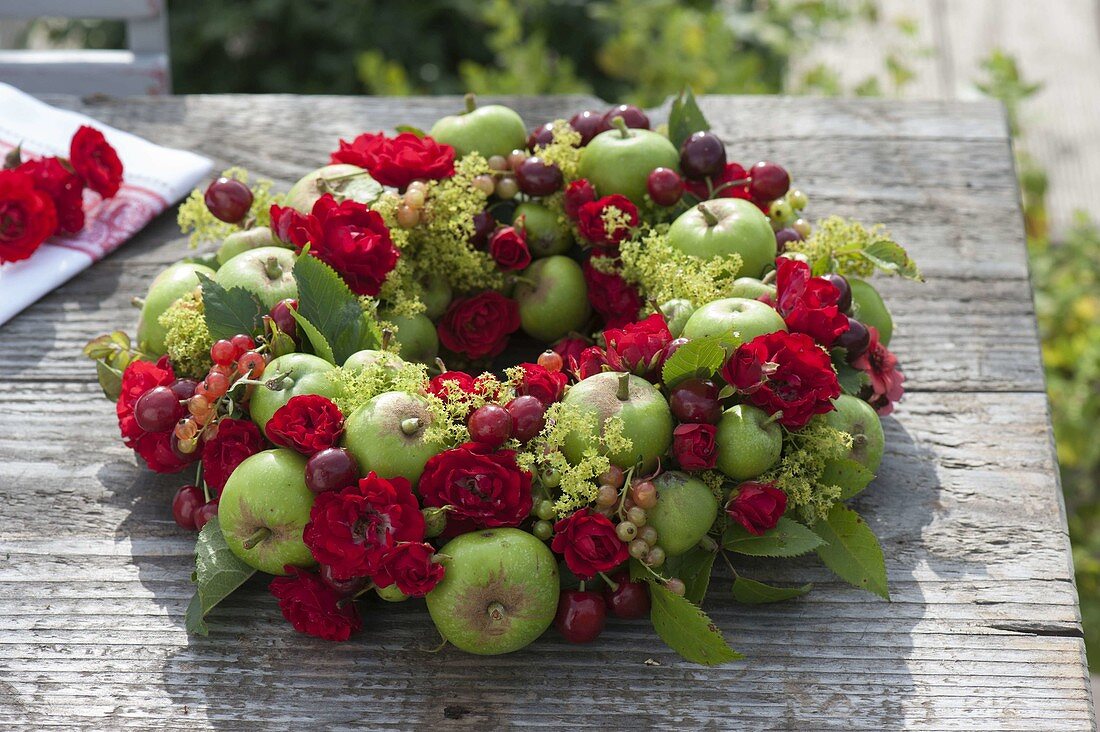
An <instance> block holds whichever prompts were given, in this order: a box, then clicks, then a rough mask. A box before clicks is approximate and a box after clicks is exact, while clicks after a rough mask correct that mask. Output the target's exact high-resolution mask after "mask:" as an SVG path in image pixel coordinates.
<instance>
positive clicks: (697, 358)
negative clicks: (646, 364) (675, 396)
mask: <svg viewBox="0 0 1100 732" xmlns="http://www.w3.org/2000/svg"><path fill="white" fill-rule="evenodd" d="M725 360H726V349H724V348H722V346H721V344H720V342H719V341H718V339H717V338H711V337H703V338H694V339H692V340H690V341H688V342H687V343H685V344H684V345H682V346H680V348H679V349H677V351H676V353H674V354H672V355H671V356H670V357H669V359H668V360H667V361H665V365H664V366H663V367H662V369H661V381H663V382H664V385H665V386H666V387H668V388H671V387H673V386H675V385H676V384H678V383H680V382H681V381H683V380H684V379H690V378H700V379H707V378H710V377H711V376H714V374H715V373H717V372H718V369H720V368H722V364H723V363H724V362H725Z"/></svg>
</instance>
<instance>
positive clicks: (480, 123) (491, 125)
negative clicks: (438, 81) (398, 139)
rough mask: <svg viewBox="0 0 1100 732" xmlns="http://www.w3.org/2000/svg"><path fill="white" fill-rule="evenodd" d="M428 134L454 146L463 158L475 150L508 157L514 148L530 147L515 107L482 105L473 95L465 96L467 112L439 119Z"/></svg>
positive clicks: (524, 126) (489, 155) (483, 155)
mask: <svg viewBox="0 0 1100 732" xmlns="http://www.w3.org/2000/svg"><path fill="white" fill-rule="evenodd" d="M428 136H429V137H431V138H432V139H433V140H435V141H436V142H441V143H443V144H445V145H450V146H451V147H453V148H454V149H455V155H456V156H457V157H460V158H461V157H464V156H466V155H469V154H470V153H472V152H478V153H481V156H482V157H485V158H489V157H492V156H493V155H502V156H505V157H507V156H508V154H509V153H511V152H512V151H513V150H522V149H524V148H525V147H526V146H527V127H526V125H524V124H523V119H522V118H521V117H520V116H519V115H518V114H516V112H515V110H512V109H509V108H508V107H502V106H501V105H499V104H487V105H485V106H484V107H479V106H477V102H476V100H475V99H474V96H473V95H472V94H467V95H466V111H465V112H463V113H462V114H452V115H449V116H447V117H444V118H443V119H441V120H439V121H438V122H436V123H435V124H434V125H432V129H431V130H430V131H429V132H428Z"/></svg>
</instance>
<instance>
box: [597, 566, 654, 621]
mask: <svg viewBox="0 0 1100 732" xmlns="http://www.w3.org/2000/svg"><path fill="white" fill-rule="evenodd" d="M611 579H612V580H613V581H614V582H615V583H616V584H617V585H618V586H619V587H618V589H615V590H612V589H611V588H610V587H609V588H607V589H606V590H604V592H603V599H604V601H605V602H606V603H607V610H608V612H610V613H611V614H612V615H614V616H615V617H616V618H626V619H628V620H629V619H632V618H641V617H645V616H646V615H647V614H649V588H648V587H646V583H645V582H631V581H630V574H629V573H628V572H622V573H621V574H617V575H615V576H614V577H612V578H611Z"/></svg>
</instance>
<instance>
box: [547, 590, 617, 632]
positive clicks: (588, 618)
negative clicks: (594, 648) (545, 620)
mask: <svg viewBox="0 0 1100 732" xmlns="http://www.w3.org/2000/svg"><path fill="white" fill-rule="evenodd" d="M606 621H607V603H606V601H605V600H604V599H603V595H601V594H600V593H598V592H589V591H583V592H582V591H581V590H565V591H563V592H562V593H561V597H560V598H558V613H557V615H556V616H554V627H555V628H557V629H558V632H559V633H561V634H562V636H564V637H565V639H566V640H567V641H569V642H570V643H590V642H592V641H594V640H596V638H598V637H599V635H600V633H602V632H603V626H604V623H605V622H606Z"/></svg>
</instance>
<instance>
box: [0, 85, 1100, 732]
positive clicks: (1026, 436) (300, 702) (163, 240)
mask: <svg viewBox="0 0 1100 732" xmlns="http://www.w3.org/2000/svg"><path fill="white" fill-rule="evenodd" d="M50 101H53V102H54V103H57V104H61V105H63V106H67V107H71V108H74V109H80V110H82V111H84V112H86V113H88V114H90V115H92V116H93V117H97V118H99V119H102V120H103V121H105V122H107V123H109V124H112V125H115V126H118V127H121V128H123V129H127V130H131V131H133V132H136V133H138V134H140V135H144V136H146V137H148V138H150V139H152V140H154V141H156V142H159V143H163V144H167V145H176V146H180V147H185V148H189V149H192V150H195V151H198V152H201V153H203V154H205V155H208V156H210V157H212V158H215V159H216V160H217V163H218V165H219V166H228V165H229V164H242V165H245V166H247V167H248V168H250V169H251V170H253V171H254V172H256V173H259V174H262V175H265V176H268V177H271V178H274V179H275V180H276V181H277V182H279V183H280V184H285V185H289V183H290V182H292V181H293V180H294V179H296V178H297V177H298V176H299V175H301V174H302V173H304V172H306V171H307V170H309V169H311V168H313V167H315V166H316V165H318V164H319V163H321V162H323V161H324V160H325V159H326V157H327V153H328V152H329V151H330V150H331V149H333V148H334V147H335V143H336V140H337V138H338V137H340V136H345V137H347V136H349V135H353V134H355V133H357V132H360V131H363V130H376V129H389V128H392V127H393V126H394V125H396V124H399V123H412V124H417V125H422V126H425V127H426V126H427V125H428V124H430V122H431V121H432V120H433V119H434V118H436V117H438V116H440V115H441V114H443V113H445V112H449V111H451V110H454V109H457V108H458V107H459V106H460V103H459V100H457V99H454V98H451V99H440V98H435V99H425V98H410V99H368V98H356V99H341V98H330V97H311V98H300V97H283V96H270V97H236V96H235V97H176V98H160V99H143V100H127V101H102V100H100V101H96V102H89V103H82V102H80V101H78V100H76V99H73V98H55V99H51V100H50ZM509 103H511V104H513V105H514V106H515V107H516V108H517V109H518V110H519V111H520V112H521V113H522V114H523V116H524V118H525V120H526V121H527V122H528V123H529V124H532V125H533V124H534V123H537V122H543V121H546V120H550V119H552V118H554V117H558V116H568V115H569V114H570V113H571V112H573V111H575V110H578V109H581V108H584V107H589V106H602V105H601V104H599V103H597V102H596V101H595V100H592V99H589V98H582V97H554V98H519V99H511V100H509ZM702 106H703V108H704V110H705V112H706V113H707V115H708V117H709V118H710V120H711V122H712V123H713V124H714V126H715V128H716V131H717V132H718V133H719V134H720V135H721V136H722V138H723V139H724V140H725V141H726V142H727V143H728V144H729V146H730V149H731V157H732V158H733V159H737V160H740V161H743V162H746V163H751V162H753V161H755V160H757V159H772V160H777V161H782V162H783V163H785V164H787V165H788V166H789V168H790V169H791V170H792V171H794V176H795V179H796V182H797V184H798V185H799V187H801V188H803V189H804V190H805V191H806V192H807V193H808V194H809V196H810V201H811V211H812V212H813V213H814V214H815V215H826V214H831V213H837V214H842V215H848V216H855V217H858V218H860V219H862V220H864V221H869V222H870V221H883V222H885V223H886V224H888V225H889V227H890V228H891V229H892V230H893V232H894V233H895V234H896V235H897V237H898V239H899V240H900V241H902V242H904V243H906V244H908V245H909V246H910V250H911V252H912V253H913V254H914V256H915V257H916V259H917V261H918V262H919V264H920V265H921V267H922V268H923V270H924V272H925V274H926V275H927V278H928V282H927V284H924V285H918V284H914V283H909V282H901V281H888V282H884V283H883V287H884V290H885V294H886V295H887V297H888V301H889V303H890V305H891V307H892V308H893V310H894V313H895V317H896V320H897V326H898V327H897V330H898V335H897V337H896V339H895V341H894V344H893V345H895V347H896V350H897V352H898V353H899V354H900V356H901V358H902V359H903V362H904V365H905V372H906V374H907V375H908V377H909V381H908V384H907V386H908V387H909V394H908V398H907V399H906V400H905V402H904V403H903V404H902V405H901V407H900V408H899V409H898V411H897V413H896V415H895V416H894V417H893V418H889V419H886V420H885V424H886V432H887V440H888V443H887V452H886V459H885V461H884V463H883V466H882V470H881V473H880V475H879V478H878V479H877V480H876V481H875V483H874V484H873V485H872V486H871V488H870V489H869V490H868V491H867V493H866V494H865V495H864V496H862V497H860V498H859V499H858V501H857V504H858V506H857V507H858V508H859V510H860V511H861V512H862V513H863V515H864V516H866V517H867V518H868V521H869V522H870V523H871V524H872V526H873V528H874V530H875V531H876V532H877V533H878V535H879V536H880V537H881V539H882V541H883V544H884V549H885V552H886V557H887V566H888V569H889V578H890V589H891V592H892V595H893V598H894V599H893V602H891V603H886V602H883V601H880V600H876V599H875V598H874V597H872V596H871V595H868V594H865V593H860V592H858V591H856V590H853V589H852V588H850V587H848V586H846V585H843V584H840V583H838V582H836V581H834V580H833V579H831V578H830V575H829V574H828V573H827V572H826V571H824V570H823V569H822V568H820V567H819V566H817V565H816V564H815V562H813V561H805V562H796V563H788V564H783V565H774V566H772V565H765V566H760V567H752V568H751V570H750V571H749V572H748V574H749V575H750V576H754V577H758V578H760V579H767V578H769V577H770V578H772V579H774V580H777V581H784V580H786V581H791V582H803V581H812V582H814V583H816V585H817V587H816V589H815V590H814V591H813V592H812V593H811V594H810V595H809V596H807V597H806V598H803V599H801V600H799V601H795V602H791V603H788V604H784V605H773V606H755V607H746V606H739V605H736V604H734V603H733V602H732V601H729V600H728V599H727V597H724V596H723V595H725V594H726V593H728V578H723V577H722V576H718V577H716V579H715V581H714V583H713V584H712V593H711V597H710V598H708V601H707V605H706V607H707V609H708V611H709V612H710V613H711V615H712V617H713V618H714V619H715V621H716V622H717V623H718V625H719V626H721V628H722V629H723V630H724V631H725V632H726V634H727V637H728V638H729V639H730V640H731V642H732V643H733V645H734V646H735V647H736V648H738V649H739V650H741V651H742V652H744V653H745V654H746V655H747V656H748V660H747V661H745V662H741V663H738V664H734V665H730V666H728V667H725V668H717V669H708V668H704V667H700V666H694V665H691V664H688V663H685V662H682V661H680V660H679V659H678V657H677V656H675V654H673V653H672V652H670V651H668V650H667V649H665V648H664V647H663V646H662V644H661V643H660V641H659V640H658V639H657V638H656V637H655V635H653V633H652V632H651V631H650V630H649V628H648V627H647V626H645V625H644V624H638V625H631V624H626V623H620V622H613V623H611V624H610V626H609V628H608V630H607V632H606V633H605V634H604V636H603V637H602V638H601V639H600V642H599V643H597V644H595V645H592V646H571V645H567V644H565V643H564V642H562V641H561V640H560V639H558V638H557V637H556V636H555V635H554V634H553V633H551V634H548V635H547V637H546V638H544V639H542V640H540V641H538V642H537V643H535V644H534V645H533V646H531V647H529V648H528V649H526V650H524V651H521V652H519V653H514V654H512V655H508V656H503V657H496V658H484V659H483V658H475V657H472V656H468V655H464V654H462V653H460V652H458V651H455V650H453V649H448V650H445V651H443V652H442V653H438V654H432V653H428V652H425V651H424V650H423V649H424V648H427V647H430V646H433V645H435V644H436V635H435V633H434V631H433V628H432V626H431V623H430V621H429V619H428V617H427V614H426V613H425V612H424V610H423V607H422V605H421V604H419V603H406V604H405V605H401V606H392V607H391V606H387V607H384V608H376V609H372V611H371V612H369V613H368V614H367V617H366V630H365V632H364V633H363V634H362V635H361V636H359V637H358V638H357V639H356V640H354V641H353V642H350V643H345V644H331V643H326V642H323V641H317V640H313V639H311V638H308V637H305V636H302V635H298V634H296V633H294V632H293V630H292V629H291V628H290V627H289V626H288V625H287V624H286V623H285V622H284V621H283V620H282V618H281V617H280V616H279V613H278V610H277V608H276V606H275V603H274V601H273V599H272V598H271V597H270V596H268V595H267V593H266V591H265V588H264V585H263V583H261V582H259V581H254V582H253V583H252V584H250V585H249V586H248V588H247V589H246V590H245V591H243V592H241V593H240V594H239V595H238V596H237V597H235V598H233V599H231V600H230V601H228V602H227V603H226V604H225V606H224V607H223V608H221V609H219V610H218V611H216V612H215V614H214V616H213V618H212V622H211V628H212V632H211V635H210V637H209V638H194V637H188V636H187V635H186V633H185V632H184V629H183V613H184V609H185V607H186V605H187V602H188V599H189V598H190V596H191V585H190V583H189V581H188V575H189V574H190V570H191V566H192V554H191V550H192V543H193V537H192V536H190V535H187V534H185V533H184V532H181V531H180V530H179V529H177V528H176V526H175V524H174V523H173V522H172V518H171V515H170V512H169V509H168V503H169V500H170V496H171V494H172V491H173V489H174V488H175V486H177V485H178V484H179V483H180V482H181V480H180V479H179V478H171V477H168V478H165V477H160V476H156V475H153V474H152V473H150V472H148V471H147V470H145V469H143V468H139V467H138V466H137V465H136V464H135V461H134V457H133V456H132V455H131V453H130V452H129V451H128V450H127V449H126V448H124V447H123V446H122V444H121V443H120V442H119V439H118V435H117V430H116V427H115V424H114V410H113V406H112V405H111V404H110V403H109V402H107V401H104V400H103V399H102V397H101V395H100V393H99V388H98V386H97V385H96V383H95V380H94V376H93V371H92V368H91V364H90V363H89V362H87V361H85V360H84V359H83V358H82V357H81V356H80V353H79V350H80V347H81V346H82V345H83V343H84V342H85V341H86V340H87V339H88V338H90V337H91V336H94V335H96V334H98V333H100V332H103V331H106V330H109V329H112V328H114V327H116V326H128V327H131V328H132V326H133V323H134V321H135V317H136V313H135V312H134V311H133V310H132V309H131V308H130V306H129V304H128V303H129V300H130V297H131V296H133V295H136V294H140V293H142V292H143V291H144V289H145V288H146V286H147V285H148V283H149V281H150V280H151V279H152V278H153V276H154V275H155V274H156V273H157V272H158V271H159V270H160V269H161V268H162V267H164V266H165V265H167V264H168V263H170V262H172V261H174V260H176V259H177V258H179V257H180V256H182V255H183V254H184V252H185V243H184V239H183V238H182V237H181V236H180V235H179V233H178V231H177V230H176V229H175V227H174V221H173V216H172V215H165V216H163V217H161V218H160V219H158V220H157V221H155V222H154V223H153V224H152V225H151V226H150V227H149V228H148V230H147V231H145V232H144V233H143V234H142V235H141V236H139V237H138V238H137V239H135V240H134V241H133V242H131V243H130V244H128V245H127V246H125V247H124V248H123V249H122V250H121V251H119V252H117V253H116V254H114V255H112V256H111V257H109V258H108V259H107V260H106V261H103V262H101V263H100V264H98V265H96V266H95V267H94V268H92V269H91V270H89V271H88V272H87V273H85V274H84V275H82V276H80V277H78V278H77V279H75V280H74V281H72V282H71V283H69V284H68V285H67V286H65V287H63V288H61V289H60V290H58V291H57V292H55V293H54V294H52V295H50V296H49V297H47V298H45V299H43V300H42V301H41V302H39V303H38V304H37V305H35V306H33V307H32V308H30V309H29V310H28V311H26V312H25V313H23V314H22V315H21V316H19V317H17V318H16V319H14V320H13V321H12V322H10V323H8V324H7V325H6V326H4V327H3V328H0V406H2V409H0V493H2V496H3V498H2V500H0V556H2V557H3V562H2V563H0V727H2V728H4V729H13V728H28V729H45V728H52V727H64V728H70V727H89V728H95V729H121V728H145V727H166V728H181V729H184V728H186V729H194V728H214V729H223V728H224V729H237V728H241V729H255V728H273V729H289V728H298V727H305V728H309V729H312V728H403V729H412V728H426V727H430V726H436V727H438V728H440V729H452V728H460V727H461V728H470V729H497V728H503V727H519V726H528V725H529V726H534V725H540V726H548V727H551V728H563V727H569V726H580V725H598V726H601V727H604V728H606V729H617V728H634V729H645V728H668V729H676V730H693V729H729V728H743V729H798V730H811V729H855V728H859V729H874V730H882V729H897V728H910V729H922V730H925V729H958V730H970V729H983V730H994V729H1012V730H1022V729H1033V730H1080V729H1091V728H1093V727H1094V717H1093V710H1092V702H1091V698H1090V691H1089V684H1088V676H1087V671H1086V665H1085V653H1084V644H1083V641H1082V633H1081V622H1080V614H1079V611H1078V605H1077V591H1076V589H1075V587H1074V582H1073V570H1072V563H1071V559H1070V551H1069V540H1068V538H1067V535H1066V519H1065V515H1064V509H1063V505H1062V498H1061V494H1060V491H1059V486H1058V477H1057V472H1056V463H1055V457H1054V451H1053V446H1052V441H1051V431H1050V426H1049V420H1048V414H1047V402H1046V396H1045V394H1044V391H1043V375H1042V370H1041V367H1040V360H1039V346H1038V338H1037V335H1036V329H1035V322H1034V317H1033V308H1032V299H1031V290H1030V287H1029V284H1028V272H1027V264H1026V260H1025V253H1024V242H1023V234H1022V227H1021V221H1020V215H1019V207H1018V205H1017V191H1016V182H1015V178H1014V174H1013V167H1012V159H1011V152H1010V146H1009V140H1008V138H1007V135H1006V129H1005V121H1004V117H1003V115H1002V112H1001V110H1000V108H999V107H997V106H995V105H993V104H988V103H981V104H961V103H939V102H934V103H933V102H929V103H914V102H906V103H901V102H896V101H886V100H880V101H869V100H853V101H840V100H827V101H815V100H809V99H783V98H766V97H761V98H753V97H711V98H707V99H704V100H703V102H702ZM0 296H2V294H0ZM647 659H652V660H654V661H656V662H657V664H656V665H654V664H651V663H647Z"/></svg>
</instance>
